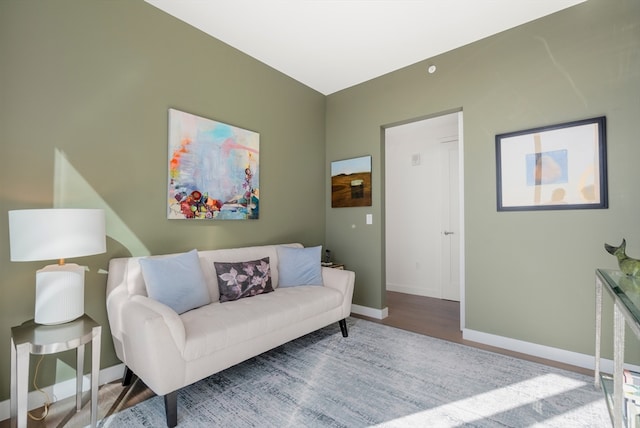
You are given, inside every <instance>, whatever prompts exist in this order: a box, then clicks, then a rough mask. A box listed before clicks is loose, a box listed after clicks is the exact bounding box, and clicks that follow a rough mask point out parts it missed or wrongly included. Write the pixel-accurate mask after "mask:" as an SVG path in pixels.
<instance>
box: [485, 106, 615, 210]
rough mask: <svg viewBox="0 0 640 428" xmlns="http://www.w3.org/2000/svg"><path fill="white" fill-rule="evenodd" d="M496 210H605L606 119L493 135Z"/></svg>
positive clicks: (606, 203) (606, 204) (586, 120)
mask: <svg viewBox="0 0 640 428" xmlns="http://www.w3.org/2000/svg"><path fill="white" fill-rule="evenodd" d="M496 166H497V196H498V211H524V210H568V209H588V208H594V209H597V208H607V207H608V200H607V163H606V120H605V117H604V116H602V117H596V118H593V119H585V120H579V121H575V122H568V123H562V124H558V125H552V126H545V127H541V128H534V129H528V130H524V131H518V132H511V133H506V134H499V135H496Z"/></svg>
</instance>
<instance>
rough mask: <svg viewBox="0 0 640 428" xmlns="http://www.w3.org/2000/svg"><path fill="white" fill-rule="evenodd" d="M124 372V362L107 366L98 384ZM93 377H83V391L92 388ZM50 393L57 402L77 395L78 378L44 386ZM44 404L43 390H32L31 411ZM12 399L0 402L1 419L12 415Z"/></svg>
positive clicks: (29, 396)
mask: <svg viewBox="0 0 640 428" xmlns="http://www.w3.org/2000/svg"><path fill="white" fill-rule="evenodd" d="M123 373H124V364H117V365H115V366H111V367H107V368H105V369H102V370H100V374H99V376H98V385H104V384H106V383H109V382H113V381H114V380H117V379H120V378H122V374H123ZM90 380H91V377H90V376H89V375H85V376H84V377H83V379H82V391H83V392H85V391H89V390H90V389H91V384H90ZM42 389H43V390H44V391H46V393H47V394H48V395H49V397H50V399H51V400H52V401H53V402H54V403H55V402H56V401H60V400H64V399H65V398H68V397H73V396H75V395H76V379H75V378H73V379H68V380H65V381H62V382H59V383H56V384H54V385H51V386H47V387H44V388H42ZM43 404H44V396H43V395H42V393H41V392H38V391H31V392H29V395H28V399H27V408H28V410H29V411H31V410H33V409H37V408H38V407H42V405H43ZM10 405H11V401H10V400H5V401H2V402H0V421H4V420H5V419H9V418H10V417H11V407H10Z"/></svg>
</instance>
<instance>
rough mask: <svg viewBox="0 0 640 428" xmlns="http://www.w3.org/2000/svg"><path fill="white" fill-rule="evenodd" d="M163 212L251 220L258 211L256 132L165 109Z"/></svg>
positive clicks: (175, 215)
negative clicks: (166, 145)
mask: <svg viewBox="0 0 640 428" xmlns="http://www.w3.org/2000/svg"><path fill="white" fill-rule="evenodd" d="M168 167H169V175H168V176H169V178H168V195H167V196H168V198H167V217H168V218H169V219H190V220H253V219H257V218H258V217H259V213H260V190H259V189H260V181H259V173H260V134H258V133H257V132H253V131H249V130H246V129H242V128H238V127H235V126H231V125H228V124H226V123H222V122H216V121H215V120H211V119H206V118H204V117H200V116H196V115H193V114H190V113H185V112H182V111H179V110H175V109H169V162H168Z"/></svg>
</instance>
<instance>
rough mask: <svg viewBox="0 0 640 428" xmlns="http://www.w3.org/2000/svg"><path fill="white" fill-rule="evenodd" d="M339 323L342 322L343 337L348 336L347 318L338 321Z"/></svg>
mask: <svg viewBox="0 0 640 428" xmlns="http://www.w3.org/2000/svg"><path fill="white" fill-rule="evenodd" d="M338 324H340V330H341V331H342V337H348V336H349V331H348V330H347V320H346V319H342V320H340V321H338Z"/></svg>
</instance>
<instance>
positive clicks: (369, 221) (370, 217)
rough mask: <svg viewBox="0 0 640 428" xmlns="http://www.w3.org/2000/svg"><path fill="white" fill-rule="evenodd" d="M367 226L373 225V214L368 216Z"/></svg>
mask: <svg viewBox="0 0 640 428" xmlns="http://www.w3.org/2000/svg"><path fill="white" fill-rule="evenodd" d="M367 224H373V214H367Z"/></svg>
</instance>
